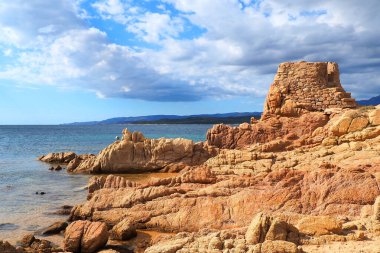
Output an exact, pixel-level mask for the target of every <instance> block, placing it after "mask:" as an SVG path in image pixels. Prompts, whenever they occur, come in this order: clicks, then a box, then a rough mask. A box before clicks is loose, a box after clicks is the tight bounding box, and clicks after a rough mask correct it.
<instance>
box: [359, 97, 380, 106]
mask: <svg viewBox="0 0 380 253" xmlns="http://www.w3.org/2000/svg"><path fill="white" fill-rule="evenodd" d="M357 102H358V104H360V105H378V104H380V95H379V96H377V97H373V98H370V99H367V100H359V101H357Z"/></svg>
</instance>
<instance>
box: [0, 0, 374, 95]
mask: <svg viewBox="0 0 380 253" xmlns="http://www.w3.org/2000/svg"><path fill="white" fill-rule="evenodd" d="M359 7H360V8H359ZM379 7H380V5H379V2H378V1H377V0H373V1H366V3H365V4H364V3H363V2H362V1H360V2H359V1H353V0H350V1H307V0H297V1H274V0H273V1H272V0H263V1H251V0H162V1H152V0H150V1H148V0H145V1H137V0H136V1H132V0H126V1H122V0H99V1H84V0H76V1H74V0H72V1H69V0H57V1H43V0H32V1H21V0H14V1H11V2H8V1H4V2H0V34H2V35H1V36H0V56H1V60H0V79H3V80H11V81H13V82H16V83H18V85H20V86H22V85H29V86H30V85H34V86H41V85H52V86H57V87H60V88H67V89H83V90H89V91H92V92H94V93H96V94H97V95H98V96H99V97H122V98H134V99H142V100H147V101H197V100H202V99H206V98H214V99H223V98H229V97H239V96H247V95H250V96H252V95H254V96H259V97H260V96H264V95H265V93H266V91H267V88H268V86H269V85H270V83H271V81H272V79H273V75H274V73H275V71H276V68H277V66H278V64H279V63H280V62H283V61H296V60H307V61H337V62H338V63H339V64H340V66H341V73H342V78H341V79H342V83H343V84H344V85H345V87H346V88H347V89H348V90H349V91H351V92H353V93H354V96H356V97H358V98H363V97H370V96H372V95H374V94H378V93H380V76H379V73H378V70H379V69H380V68H379V67H380V40H379V39H378V37H379V34H380V28H379V26H378V24H380V17H379V15H377V10H378V9H379Z"/></svg>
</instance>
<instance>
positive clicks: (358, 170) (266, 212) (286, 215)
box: [0, 62, 380, 253]
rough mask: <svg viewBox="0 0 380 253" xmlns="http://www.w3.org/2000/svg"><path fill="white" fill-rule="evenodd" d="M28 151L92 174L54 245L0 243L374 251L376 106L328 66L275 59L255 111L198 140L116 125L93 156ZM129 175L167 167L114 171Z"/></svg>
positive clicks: (378, 194) (45, 248) (378, 219)
mask: <svg viewBox="0 0 380 253" xmlns="http://www.w3.org/2000/svg"><path fill="white" fill-rule="evenodd" d="M39 159H40V160H41V161H44V162H49V163H54V164H61V166H66V167H67V171H68V172H70V173H89V174H103V175H95V176H93V177H92V178H91V179H90V181H89V184H88V198H87V201H86V202H85V203H82V204H79V205H77V206H75V207H73V208H72V210H71V212H70V217H69V220H68V223H70V224H68V226H67V227H66V226H64V227H62V229H61V230H62V232H61V230H60V231H59V232H61V233H64V240H63V243H62V246H61V248H54V247H53V246H52V245H50V244H49V242H45V241H44V240H38V239H32V237H31V236H29V237H25V238H24V239H23V240H22V242H23V243H22V244H21V246H22V247H19V248H17V249H16V248H15V247H13V246H11V245H9V244H7V243H6V242H0V252H56V251H63V250H66V251H67V252H82V253H86V252H88V253H90V252H147V253H156V252H157V253H164V252H167V253H172V252H226V253H227V252H230V253H232V252H234V253H235V252H236V253H237V252H255V253H256V252H257V253H260V252H261V253H274V252H289V253H293V252H294V253H296V252H380V106H377V107H358V106H357V104H356V102H355V100H354V99H353V98H351V95H350V94H349V93H347V92H345V90H344V89H343V87H342V85H341V83H340V80H339V69H338V65H337V64H336V63H331V62H318V63H310V62H296V63H283V64H281V65H280V66H279V69H278V72H277V74H276V76H275V78H274V82H273V84H272V85H271V87H270V90H269V93H268V95H267V99H266V102H265V105H264V113H263V115H262V118H261V119H253V118H252V119H251V122H249V123H248V122H247V123H243V124H241V125H240V126H238V127H232V126H226V125H215V126H214V127H213V128H211V129H210V130H209V131H208V133H207V141H205V142H199V143H194V142H193V141H191V140H185V139H164V138H161V139H148V138H145V137H144V136H143V135H142V133H139V132H133V133H131V132H129V131H128V130H127V129H125V130H124V131H123V137H122V139H121V140H118V141H115V142H114V143H113V144H111V145H109V146H108V147H106V148H105V149H104V150H102V151H101V152H100V153H99V154H98V155H77V154H74V153H52V154H48V155H46V156H42V157H40V158H39ZM136 172H138V173H151V172H162V173H168V172H177V173H178V174H175V176H172V177H168V178H161V179H152V180H149V181H148V182H133V181H130V180H127V179H126V178H124V177H123V176H120V175H114V174H122V173H136ZM104 174H106V175H104ZM149 231H154V232H156V233H158V234H157V235H156V236H148V237H147V238H145V239H144V240H140V238H141V234H142V233H148V232H149ZM28 238H29V240H28ZM131 242H132V243H131ZM123 245H124V246H125V245H128V247H127V246H125V247H123ZM131 245H132V246H131ZM38 250H40V251H38Z"/></svg>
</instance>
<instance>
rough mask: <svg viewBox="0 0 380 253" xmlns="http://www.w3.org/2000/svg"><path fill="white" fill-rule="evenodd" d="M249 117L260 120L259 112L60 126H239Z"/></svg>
mask: <svg viewBox="0 0 380 253" xmlns="http://www.w3.org/2000/svg"><path fill="white" fill-rule="evenodd" d="M251 117H255V118H260V117H261V112H232V113H218V114H199V115H149V116H136V117H117V118H110V119H106V120H102V121H88V122H73V123H66V124H61V125H77V126H78V125H80V126H89V125H111V124H221V123H223V124H240V123H243V122H250V119H251Z"/></svg>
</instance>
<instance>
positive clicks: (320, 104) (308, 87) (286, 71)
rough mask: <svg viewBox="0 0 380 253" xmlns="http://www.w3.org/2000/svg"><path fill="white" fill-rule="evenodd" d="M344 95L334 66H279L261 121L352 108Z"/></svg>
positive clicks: (327, 63)
mask: <svg viewBox="0 0 380 253" xmlns="http://www.w3.org/2000/svg"><path fill="white" fill-rule="evenodd" d="M356 106H357V104H356V102H355V99H353V98H351V94H350V93H347V92H345V90H344V89H343V87H342V85H341V84H340V79H339V68H338V64H337V63H335V62H286V63H282V64H280V66H279V67H278V70H277V74H276V76H275V78H274V82H273V84H272V85H271V87H270V89H269V92H268V95H267V99H266V102H265V105H264V112H263V115H262V118H263V119H265V118H268V117H271V116H272V115H281V116H286V117H293V116H299V115H301V114H303V113H308V112H310V111H323V110H325V109H327V108H355V107H356Z"/></svg>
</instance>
